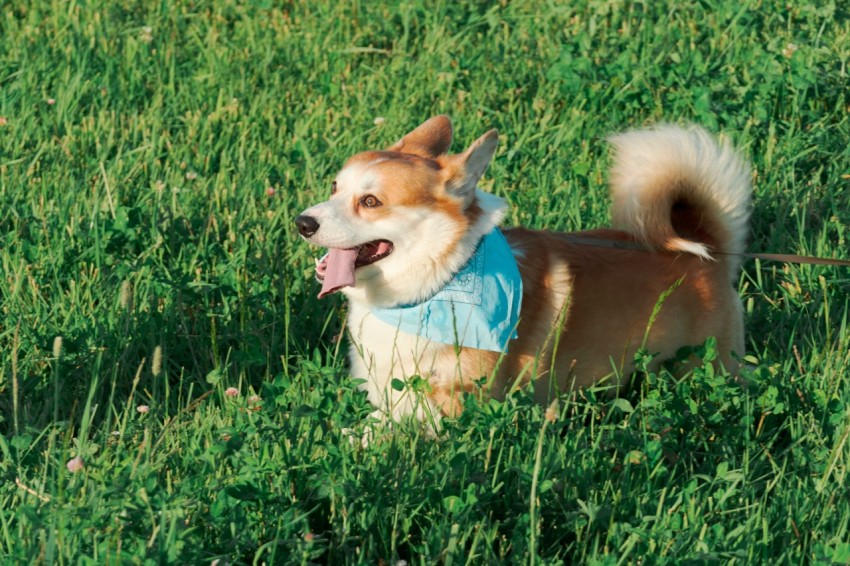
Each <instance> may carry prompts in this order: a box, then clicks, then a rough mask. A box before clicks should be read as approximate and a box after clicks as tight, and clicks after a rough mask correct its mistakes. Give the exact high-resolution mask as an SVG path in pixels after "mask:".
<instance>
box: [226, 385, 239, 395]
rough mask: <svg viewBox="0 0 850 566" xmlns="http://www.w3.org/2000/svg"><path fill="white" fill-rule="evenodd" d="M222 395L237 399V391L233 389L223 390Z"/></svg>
mask: <svg viewBox="0 0 850 566" xmlns="http://www.w3.org/2000/svg"><path fill="white" fill-rule="evenodd" d="M224 394H225V395H227V396H228V397H239V390H238V389H236V388H235V387H228V388H227V389H225V390H224Z"/></svg>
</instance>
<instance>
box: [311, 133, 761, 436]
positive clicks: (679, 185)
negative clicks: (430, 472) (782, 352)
mask: <svg viewBox="0 0 850 566" xmlns="http://www.w3.org/2000/svg"><path fill="white" fill-rule="evenodd" d="M452 133H453V132H452V124H451V121H450V120H449V119H448V118H447V117H446V116H436V117H433V118H431V119H429V120H427V121H426V122H424V123H423V124H421V125H420V126H419V127H417V128H416V129H414V130H413V131H411V132H410V133H408V134H407V135H405V136H404V137H403V138H402V139H401V140H400V141H398V142H397V143H395V144H393V145H391V146H390V147H388V148H387V149H385V150H382V151H366V152H363V153H358V154H356V155H354V156H353V157H351V158H350V159H349V160H348V162H347V163H345V165H344V166H343V168H342V169H341V170H340V172H339V174H338V175H337V176H336V178H335V180H334V181H333V182H332V183H331V187H330V193H331V194H330V198H329V199H328V200H327V201H325V202H322V203H320V204H316V205H314V206H312V207H310V208H308V209H307V210H305V211H304V212H303V213H302V214H301V215H299V216H298V217H297V218H296V219H295V225H296V227H297V229H298V231H299V233H300V234H301V236H302V237H303V238H305V239H306V240H307V241H308V242H310V243H311V244H315V245H317V246H322V247H325V248H329V253H328V254H327V255H326V256H325V257H324V258H322V259H321V260H317V263H316V276H317V279H318V280H319V281H321V282H322V290H321V292H320V295H319V296H320V297H324V296H327V295H330V294H331V293H335V292H342V294H343V295H345V296H346V298H347V299H348V302H349V309H348V315H347V321H346V325H347V329H348V334H349V337H350V342H351V345H350V352H349V357H350V362H351V373H352V376H353V377H354V378H356V379H357V380H358V383H359V384H360V385H359V387H360V388H361V389H362V390H364V391H365V392H366V393H367V395H368V397H369V401H370V402H371V403H372V404H373V405H374V406H375V407H376V410H375V412H374V413H373V415H372V416H374V417H376V418H377V419H378V420H380V421H382V422H386V421H398V420H400V419H402V418H404V417H407V416H411V415H413V416H415V417H416V418H418V419H419V420H421V421H425V422H431V423H432V424H437V423H439V419H440V418H442V417H443V416H456V415H458V414H459V412H460V411H461V410H462V408H463V406H464V396H465V395H467V394H476V395H481V396H485V397H489V396H492V397H495V398H502V397H503V396H504V395H505V394H506V393H507V392H508V391H510V390H512V388H514V387H518V386H522V385H524V384H527V383H529V382H531V381H533V382H534V396H535V398H536V399H537V400H538V401H539V402H541V403H544V404H545V403H548V402H549V401H550V400H551V399H552V398H553V396H555V395H557V394H559V393H562V392H566V391H569V390H571V389H573V388H577V387H587V386H590V385H593V384H595V383H597V382H599V381H600V380H602V379H609V380H612V381H611V382H612V383H613V386H614V387H615V388H617V387H622V386H623V385H625V384H626V382H627V380H628V378H629V375H631V374H632V373H633V371H634V369H635V368H634V366H633V360H634V357H635V354H636V353H637V352H638V350H639V349H640V348H646V350H648V351H649V352H650V353H653V354H655V357H654V358H653V361H652V362H651V364H650V369H657V367H658V365H659V364H660V363H661V361H663V360H665V359H669V358H671V357H673V356H675V355H676V353H677V350H679V349H680V348H681V347H683V346H689V345H697V344H701V343H703V342H704V341H705V340H706V339H707V338H709V337H714V338H716V341H717V350H718V352H719V359H718V361H719V362H720V363H721V364H722V365H723V366H724V367H725V368H726V370H728V371H730V372H734V371H735V369H736V367H737V359H738V357H739V356H742V355H743V354H744V324H743V310H742V307H741V303H740V300H739V297H738V294H737V291H736V289H735V284H736V281H737V277H738V272H739V269H740V263H741V261H740V257H739V256H738V255H736V254H740V253H741V252H743V250H744V246H745V240H746V237H747V233H748V221H749V214H750V198H751V189H750V183H749V178H750V174H749V167H748V165H747V164H746V162H744V161H743V160H742V158H741V157H739V156H738V154H737V153H736V152H735V151H734V150H733V149H732V148H731V147H730V146H729V145H728V144H725V143H724V144H721V143H718V142H716V141H715V140H714V139H713V138H712V137H711V136H710V135H709V134H707V133H706V132H705V131H704V130H703V129H701V128H699V127H696V126H691V127H687V128H683V127H678V126H672V125H662V126H658V127H655V128H650V129H645V130H638V131H631V132H627V133H624V134H620V135H615V136H613V137H612V138H610V142H611V144H612V145H613V148H614V162H613V166H612V169H611V174H610V176H611V198H612V216H613V223H612V228H603V229H596V230H589V231H582V232H573V233H569V234H564V233H556V232H550V231H538V230H528V229H525V228H508V229H505V230H500V229H499V228H498V226H499V224H500V222H501V221H502V219H503V217H504V215H505V211H506V208H507V205H506V204H505V202H504V201H503V200H502V199H501V198H499V197H497V196H495V195H493V194H490V193H487V192H484V191H482V190H481V189H480V188H478V186H477V185H478V181H479V179H480V178H481V176H482V174H483V173H484V171H485V169H486V168H487V166H488V164H489V163H490V161H491V159H492V157H493V155H494V153H495V151H496V146H497V142H498V133H497V132H496V130H491V131H489V132H487V133H486V134H484V135H483V136H481V137H480V138H479V139H477V140H476V141H475V142H474V143H472V145H470V146H469V147H468V148H467V149H466V150H465V151H463V152H462V153H458V154H450V153H448V150H449V146H450V144H451V141H452ZM414 376H418V378H419V380H420V381H419V383H420V384H421V383H422V382H424V387H419V390H420V393H414V391H413V389H415V388H411V387H408V386H407V384H408V383H410V381H409V380H410V378H412V377H414Z"/></svg>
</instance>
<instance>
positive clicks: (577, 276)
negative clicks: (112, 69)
mask: <svg viewBox="0 0 850 566" xmlns="http://www.w3.org/2000/svg"><path fill="white" fill-rule="evenodd" d="M612 142H613V144H614V147H615V149H616V155H615V159H614V165H613V168H612V179H611V183H612V190H611V193H612V201H613V202H612V214H613V224H614V226H615V228H616V229H610V230H594V231H588V232H581V233H575V234H572V235H560V234H553V233H549V232H536V231H529V230H524V229H514V230H507V231H506V234H505V235H506V237H507V238H508V240H509V241H510V243H511V247H512V248H513V250H514V253H515V256H516V258H517V262H518V264H519V267H520V271H521V272H522V275H523V282H524V285H525V291H524V296H523V298H524V302H523V314H522V318H521V323H520V327H519V339H518V340H516V341H515V342H514V343H513V344H511V346H510V353H509V355H508V356H507V359H506V360H505V363H504V364H503V366H502V370H501V371H500V379H498V380H497V383H494V386H495V390H496V391H500V390H504V388H505V386H506V385H507V386H509V385H510V384H509V382H510V381H511V380H512V379H513V378H514V377H515V376H517V375H519V374H520V373H522V372H525V375H526V376H527V377H528V378H530V379H538V380H539V381H538V383H537V384H536V386H535V391H536V392H537V394H538V395H540V396H543V397H548V396H550V395H551V394H552V392H553V391H555V389H556V386H557V390H560V391H563V390H565V389H569V388H570V387H574V386H586V385H590V384H592V383H594V382H596V381H598V380H599V379H600V378H602V377H604V376H612V377H613V382H614V384H615V385H616V384H622V383H624V381H625V380H626V379H628V377H629V375H630V374H631V373H632V371H633V369H634V368H633V365H632V361H633V359H634V355H635V353H636V352H637V350H638V349H639V348H640V347H642V346H645V347H646V348H647V349H648V350H649V352H650V353H653V354H657V358H656V364H657V363H658V362H660V361H662V360H664V359H666V358H670V357H673V356H674V355H675V354H676V351H677V350H678V349H679V348H680V347H682V346H686V345H696V344H700V343H702V342H703V341H704V340H705V339H706V338H708V337H710V336H713V337H716V338H717V343H718V351H719V352H720V361H721V362H722V363H723V364H724V366H725V367H726V368H727V369H728V370H730V371H734V369H735V367H736V360H735V355H736V354H737V355H743V350H744V332H743V313H742V308H741V305H740V301H739V298H738V295H737V291H736V290H735V289H734V288H733V283H734V282H735V280H736V278H737V274H738V270H739V267H740V258H739V257H738V256H737V255H734V254H739V253H741V252H742V251H743V248H744V242H745V240H746V236H747V221H748V218H749V211H750V186H749V171H748V168H747V166H746V164H745V163H744V162H743V161H742V160H741V159H740V158H739V157H738V156H737V154H736V153H735V152H734V151H733V150H732V149H731V148H730V147H728V146H726V145H723V146H721V145H718V144H717V143H716V142H714V140H713V139H712V138H711V137H710V136H709V135H708V134H707V133H706V132H705V131H704V130H702V129H699V128H696V127H692V128H690V129H687V130H685V129H682V128H677V127H673V126H663V127H660V128H657V129H653V130H642V131H636V132H630V133H626V134H623V135H619V136H616V137H614V138H612ZM613 242H622V243H625V245H623V246H616V245H612V243H613ZM730 254H731V255H730ZM656 307H660V310H658V312H657V314H656V315H653V311H654V310H656ZM653 316H654V320H652V323H651V324H650V321H651V319H652V318H653ZM553 354H554V359H553Z"/></svg>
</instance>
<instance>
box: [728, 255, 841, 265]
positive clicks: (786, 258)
mask: <svg viewBox="0 0 850 566" xmlns="http://www.w3.org/2000/svg"><path fill="white" fill-rule="evenodd" d="M715 253H718V254H723V255H737V256H740V257H748V258H750V259H763V260H766V261H780V262H782V263H808V264H811V265H834V266H836V267H850V260H847V259H832V258H828V257H811V256H806V255H795V254H748V253H743V254H728V253H725V252H715Z"/></svg>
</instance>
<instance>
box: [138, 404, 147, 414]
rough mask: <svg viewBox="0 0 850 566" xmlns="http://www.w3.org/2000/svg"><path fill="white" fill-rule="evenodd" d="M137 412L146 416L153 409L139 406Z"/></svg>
mask: <svg viewBox="0 0 850 566" xmlns="http://www.w3.org/2000/svg"><path fill="white" fill-rule="evenodd" d="M136 410H137V411H138V412H140V413H142V414H143V415H144V414H147V413H149V412H150V410H151V408H150V407H149V406H147V405H139V406H138V407H136Z"/></svg>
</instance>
